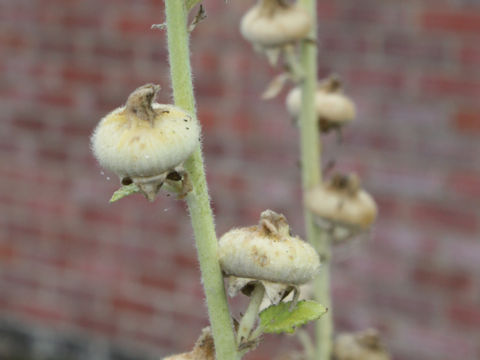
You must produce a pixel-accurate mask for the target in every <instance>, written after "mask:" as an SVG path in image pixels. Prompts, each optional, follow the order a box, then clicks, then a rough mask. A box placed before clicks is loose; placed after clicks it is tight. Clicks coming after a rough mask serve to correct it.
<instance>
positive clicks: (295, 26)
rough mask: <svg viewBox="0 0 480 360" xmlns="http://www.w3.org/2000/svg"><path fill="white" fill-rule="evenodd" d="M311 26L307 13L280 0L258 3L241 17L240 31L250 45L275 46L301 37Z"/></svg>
mask: <svg viewBox="0 0 480 360" xmlns="http://www.w3.org/2000/svg"><path fill="white" fill-rule="evenodd" d="M311 27H312V21H311V19H310V15H309V14H308V12H307V11H306V10H305V9H303V8H302V7H301V6H299V5H298V4H288V3H286V2H284V1H282V0H259V1H258V3H257V4H256V5H255V6H254V7H253V8H251V9H250V10H249V11H248V12H247V13H246V14H245V15H244V17H243V18H242V21H241V25H240V32H241V33H242V35H243V37H245V38H246V39H247V40H249V41H250V42H252V43H253V44H254V45H257V46H261V47H275V46H282V45H285V44H288V43H292V42H295V41H298V40H301V39H303V38H305V37H306V36H307V35H308V33H309V32H310V29H311Z"/></svg>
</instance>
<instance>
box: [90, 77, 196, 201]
mask: <svg viewBox="0 0 480 360" xmlns="http://www.w3.org/2000/svg"><path fill="white" fill-rule="evenodd" d="M159 90H160V86H158V85H153V84H146V85H143V86H141V87H139V88H138V89H136V90H135V91H134V92H133V93H132V94H131V95H130V96H129V98H128V100H127V102H126V105H125V106H122V107H119V108H118V109H116V110H113V111H112V112H111V113H109V114H108V115H106V116H105V117H104V118H103V119H102V120H101V121H100V123H99V124H98V125H97V127H96V129H95V131H94V133H93V135H92V137H91V144H92V150H93V154H94V155H95V157H96V158H97V160H98V162H99V163H100V165H101V166H102V167H103V168H105V169H108V170H110V171H113V172H114V173H116V174H117V175H118V176H119V177H120V179H121V180H122V183H124V184H125V182H127V183H131V182H134V183H136V184H137V185H138V186H139V187H140V188H141V190H144V193H145V195H146V196H147V197H149V198H150V199H152V198H153V197H154V196H155V194H156V192H157V191H158V187H159V186H161V184H162V183H163V181H164V180H165V178H166V176H167V174H168V173H169V172H171V171H173V170H175V169H176V168H178V167H180V166H181V165H182V163H183V162H184V161H185V160H186V159H187V158H188V157H189V156H190V154H191V153H192V152H193V151H194V150H195V149H196V148H197V147H198V145H199V136H200V127H199V125H198V123H197V122H196V121H195V120H194V119H193V118H192V116H191V115H190V114H189V113H187V112H186V111H184V110H182V109H180V108H178V107H176V106H174V105H168V104H158V103H155V102H154V100H155V97H156V95H157V93H158V91H159Z"/></svg>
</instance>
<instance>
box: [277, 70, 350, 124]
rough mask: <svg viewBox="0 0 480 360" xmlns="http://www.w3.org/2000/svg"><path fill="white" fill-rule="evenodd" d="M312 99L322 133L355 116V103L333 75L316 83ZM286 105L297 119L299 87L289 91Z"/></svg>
mask: <svg viewBox="0 0 480 360" xmlns="http://www.w3.org/2000/svg"><path fill="white" fill-rule="evenodd" d="M314 101H315V112H316V115H317V119H318V126H319V129H320V131H321V132H323V133H327V132H329V131H330V130H331V129H338V128H340V127H342V126H343V125H345V124H348V123H349V122H351V121H352V120H353V119H354V118H355V104H354V103H353V102H352V101H351V100H350V99H349V98H348V97H347V96H345V95H344V94H343V92H342V87H341V83H340V81H339V80H338V79H337V78H335V77H330V78H329V79H327V80H325V81H323V82H320V83H319V84H318V87H317V91H316V92H315V100H314ZM286 105H287V109H288V112H289V113H290V114H291V115H292V116H293V117H294V118H296V119H297V118H298V117H299V116H300V110H301V108H302V91H301V89H300V87H296V88H294V89H293V90H291V91H290V92H289V94H288V95H287V99H286Z"/></svg>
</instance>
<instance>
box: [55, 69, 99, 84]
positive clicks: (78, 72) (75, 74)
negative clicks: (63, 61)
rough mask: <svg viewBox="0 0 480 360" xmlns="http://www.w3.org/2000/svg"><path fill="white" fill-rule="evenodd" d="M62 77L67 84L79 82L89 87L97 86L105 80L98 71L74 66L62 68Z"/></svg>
mask: <svg viewBox="0 0 480 360" xmlns="http://www.w3.org/2000/svg"><path fill="white" fill-rule="evenodd" d="M62 77H63V79H64V80H65V81H67V82H80V83H88V84H91V85H98V84H100V83H102V82H103V80H104V79H105V77H104V75H103V73H102V72H101V71H100V70H97V69H88V68H82V67H76V66H67V67H65V68H63V70H62Z"/></svg>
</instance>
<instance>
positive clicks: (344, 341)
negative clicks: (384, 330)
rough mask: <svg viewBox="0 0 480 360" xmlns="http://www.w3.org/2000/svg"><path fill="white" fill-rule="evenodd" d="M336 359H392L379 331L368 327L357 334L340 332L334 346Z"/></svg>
mask: <svg viewBox="0 0 480 360" xmlns="http://www.w3.org/2000/svg"><path fill="white" fill-rule="evenodd" d="M333 359H334V360H391V357H390V355H389V354H388V352H387V351H386V350H385V348H384V347H383V345H382V344H381V341H380V338H379V335H378V332H377V331H376V330H374V329H368V330H366V331H364V332H361V333H356V334H348V333H347V334H340V335H338V336H337V338H336V340H335V343H334V346H333Z"/></svg>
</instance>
